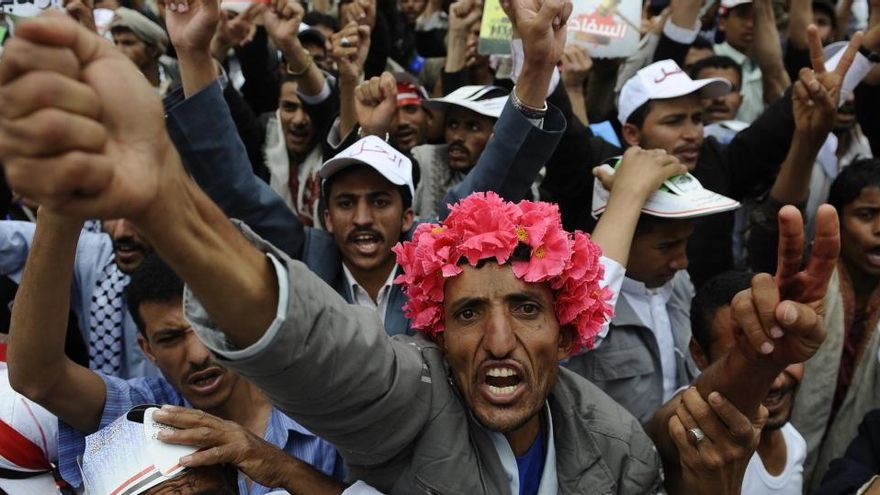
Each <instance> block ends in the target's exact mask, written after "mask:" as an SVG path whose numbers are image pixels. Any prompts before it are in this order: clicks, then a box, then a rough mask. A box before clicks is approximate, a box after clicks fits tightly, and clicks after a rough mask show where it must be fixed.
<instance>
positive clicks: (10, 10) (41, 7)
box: [0, 0, 62, 17]
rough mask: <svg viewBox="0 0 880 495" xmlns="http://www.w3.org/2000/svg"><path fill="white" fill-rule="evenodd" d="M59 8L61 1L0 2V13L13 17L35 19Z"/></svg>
mask: <svg viewBox="0 0 880 495" xmlns="http://www.w3.org/2000/svg"><path fill="white" fill-rule="evenodd" d="M61 8H62V6H61V0H0V13H3V14H7V15H10V16H13V17H35V16H38V15H40V13H42V12H43V11H46V10H48V9H61Z"/></svg>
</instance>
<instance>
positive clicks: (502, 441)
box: [486, 401, 559, 495]
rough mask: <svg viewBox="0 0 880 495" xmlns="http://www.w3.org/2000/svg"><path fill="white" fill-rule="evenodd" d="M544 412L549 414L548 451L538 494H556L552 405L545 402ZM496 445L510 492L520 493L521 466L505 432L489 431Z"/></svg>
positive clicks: (546, 436)
mask: <svg viewBox="0 0 880 495" xmlns="http://www.w3.org/2000/svg"><path fill="white" fill-rule="evenodd" d="M544 414H546V415H547V431H546V432H545V438H546V439H547V453H546V454H545V455H544V471H542V472H541V484H540V485H538V495H556V493H557V491H558V490H559V482H558V481H557V478H556V442H555V441H554V440H553V416H552V415H551V414H550V405H549V404H547V402H546V401H545V402H544ZM486 431H487V433H489V435H490V436H491V437H492V443H493V444H494V445H495V451H496V452H497V453H498V458H499V459H500V460H501V467H503V468H504V474H505V476H507V481H508V483H510V493H519V468H518V467H517V464H516V455H515V454H514V453H513V449H511V448H510V442H508V441H507V437H505V436H504V434H503V433H498V432H496V431H488V430H486Z"/></svg>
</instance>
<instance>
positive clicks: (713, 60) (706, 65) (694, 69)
mask: <svg viewBox="0 0 880 495" xmlns="http://www.w3.org/2000/svg"><path fill="white" fill-rule="evenodd" d="M703 69H732V70H733V71H735V72H736V74H737V76H739V89H742V80H743V73H742V67H741V66H740V65H739V64H738V63H736V61H735V60H734V59H732V58H730V57H728V56H726V55H712V56H711V57H706V58H704V59H701V60H697V61H696V62H694V64H693V65H691V67H690V72H691V77H692V78H694V79H696V78H697V77H698V74H699V73H700V71H702V70H703ZM731 82H732V81H731Z"/></svg>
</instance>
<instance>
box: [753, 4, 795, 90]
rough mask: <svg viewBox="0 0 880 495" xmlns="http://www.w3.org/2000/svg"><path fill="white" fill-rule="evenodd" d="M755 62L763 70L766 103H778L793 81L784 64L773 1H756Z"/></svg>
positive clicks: (762, 79) (762, 77) (762, 78)
mask: <svg viewBox="0 0 880 495" xmlns="http://www.w3.org/2000/svg"><path fill="white" fill-rule="evenodd" d="M754 6H755V41H754V54H755V61H756V62H758V66H759V67H760V68H761V81H762V86H763V90H764V103H772V102H774V101H776V100H777V99H778V98H779V97H780V96H782V93H783V92H785V89H786V88H788V87H789V86H791V79H790V78H789V77H788V72H786V70H785V64H783V63H782V45H781V44H780V43H779V31H778V30H777V29H776V16H774V15H773V3H772V2H771V0H755V2H754Z"/></svg>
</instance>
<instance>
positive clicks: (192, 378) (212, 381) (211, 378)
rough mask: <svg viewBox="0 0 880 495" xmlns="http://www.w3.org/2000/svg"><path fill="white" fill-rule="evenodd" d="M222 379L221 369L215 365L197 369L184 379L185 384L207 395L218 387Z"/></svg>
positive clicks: (198, 392)
mask: <svg viewBox="0 0 880 495" xmlns="http://www.w3.org/2000/svg"><path fill="white" fill-rule="evenodd" d="M222 379H223V370H222V369H221V368H218V367H216V366H212V367H210V368H207V369H204V370H201V371H197V372H195V373H192V374H191V375H189V376H188V377H187V379H186V384H187V386H188V387H189V388H190V389H191V390H193V391H194V392H196V393H197V394H200V395H209V394H212V393H214V392H216V391H217V389H218V388H220V383H221V381H222Z"/></svg>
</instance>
